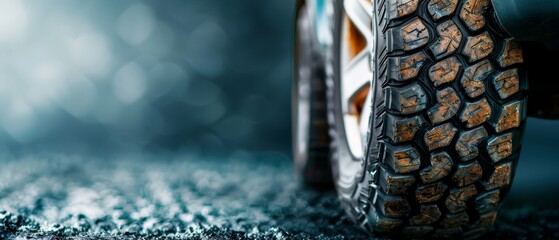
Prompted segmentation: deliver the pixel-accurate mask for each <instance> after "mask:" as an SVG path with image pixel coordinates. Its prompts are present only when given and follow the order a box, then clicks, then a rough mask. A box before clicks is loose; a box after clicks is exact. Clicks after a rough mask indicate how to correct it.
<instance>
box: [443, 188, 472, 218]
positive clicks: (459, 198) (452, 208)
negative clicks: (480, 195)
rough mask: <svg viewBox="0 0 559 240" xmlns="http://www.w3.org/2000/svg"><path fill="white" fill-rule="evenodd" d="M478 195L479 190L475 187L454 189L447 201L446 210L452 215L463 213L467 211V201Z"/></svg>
mask: <svg viewBox="0 0 559 240" xmlns="http://www.w3.org/2000/svg"><path fill="white" fill-rule="evenodd" d="M476 194H477V190H476V187H475V186H474V185H469V186H467V187H463V188H458V189H452V190H451V191H450V195H448V197H447V198H446V200H445V205H446V208H447V209H448V211H449V212H450V213H458V212H462V211H464V210H466V201H467V200H468V199H469V198H471V197H473V196H475V195H476Z"/></svg>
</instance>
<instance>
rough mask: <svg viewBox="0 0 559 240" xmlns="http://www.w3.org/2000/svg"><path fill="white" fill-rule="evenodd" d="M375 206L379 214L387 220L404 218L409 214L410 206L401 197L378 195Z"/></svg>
mask: <svg viewBox="0 0 559 240" xmlns="http://www.w3.org/2000/svg"><path fill="white" fill-rule="evenodd" d="M377 204H378V208H379V209H380V211H381V213H382V214H383V215H384V216H386V217H389V218H400V217H405V216H406V215H408V213H409V212H410V204H409V203H408V201H406V199H404V198H403V197H398V196H394V195H386V194H383V193H379V194H378V199H377Z"/></svg>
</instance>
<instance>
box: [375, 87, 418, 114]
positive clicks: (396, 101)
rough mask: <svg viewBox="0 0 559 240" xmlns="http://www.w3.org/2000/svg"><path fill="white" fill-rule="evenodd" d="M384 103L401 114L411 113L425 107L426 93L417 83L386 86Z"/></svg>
mask: <svg viewBox="0 0 559 240" xmlns="http://www.w3.org/2000/svg"><path fill="white" fill-rule="evenodd" d="M385 91H386V92H385V98H386V99H385V101H386V102H385V104H386V107H387V108H388V109H390V110H394V111H396V112H398V113H401V114H413V113H416V112H419V111H422V110H424V109H425V108H426V107H427V94H425V91H424V90H423V88H421V86H419V84H417V83H414V84H411V85H409V86H407V87H404V88H403V89H402V88H386V90H385Z"/></svg>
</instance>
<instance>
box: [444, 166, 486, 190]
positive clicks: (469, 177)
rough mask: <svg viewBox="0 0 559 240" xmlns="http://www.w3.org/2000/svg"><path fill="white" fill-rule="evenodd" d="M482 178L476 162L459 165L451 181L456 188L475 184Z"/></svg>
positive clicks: (481, 171) (480, 169) (479, 167)
mask: <svg viewBox="0 0 559 240" xmlns="http://www.w3.org/2000/svg"><path fill="white" fill-rule="evenodd" d="M482 176H483V170H482V168H481V165H480V164H479V163H478V162H477V161H473V162H471V163H467V164H460V165H458V168H457V169H456V172H455V173H454V176H452V181H453V182H454V183H456V185H457V186H459V187H463V186H466V185H469V184H472V183H474V182H476V181H477V180H479V179H481V177H482Z"/></svg>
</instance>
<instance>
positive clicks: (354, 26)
mask: <svg viewBox="0 0 559 240" xmlns="http://www.w3.org/2000/svg"><path fill="white" fill-rule="evenodd" d="M341 26H342V27H341V31H340V33H339V34H341V38H340V39H341V44H340V45H341V46H340V55H339V56H340V70H341V71H340V81H341V84H340V94H339V101H341V111H342V112H341V113H342V115H343V116H342V118H341V121H343V127H344V134H345V136H346V137H345V139H346V141H347V145H348V147H349V150H350V152H351V155H352V157H353V159H362V158H363V157H364V152H365V151H364V149H365V144H366V143H367V134H368V129H369V120H370V116H371V113H372V101H371V96H372V93H373V92H372V91H371V83H372V79H373V69H374V66H373V57H372V56H375V55H374V39H375V36H374V33H375V31H374V29H373V27H374V24H373V5H372V3H371V0H345V1H344V2H343V17H342V25H341ZM342 169H343V167H342Z"/></svg>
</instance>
